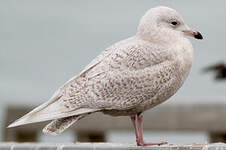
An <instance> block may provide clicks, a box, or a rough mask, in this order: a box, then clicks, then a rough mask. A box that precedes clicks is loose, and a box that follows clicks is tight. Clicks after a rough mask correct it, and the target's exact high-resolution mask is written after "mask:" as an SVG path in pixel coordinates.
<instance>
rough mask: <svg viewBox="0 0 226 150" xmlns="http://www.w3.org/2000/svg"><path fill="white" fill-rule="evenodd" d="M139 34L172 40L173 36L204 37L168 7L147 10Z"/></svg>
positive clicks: (139, 27) (151, 37)
mask: <svg viewBox="0 0 226 150" xmlns="http://www.w3.org/2000/svg"><path fill="white" fill-rule="evenodd" d="M138 34H140V35H143V36H144V37H145V38H150V39H152V40H154V39H163V40H164V39H165V40H167V41H168V40H170V38H171V37H176V36H177V37H181V36H183V37H184V36H191V37H194V38H196V39H203V37H202V35H201V34H200V33H199V32H197V31H194V30H191V29H190V28H189V27H188V26H187V25H186V24H185V23H184V20H183V18H182V17H181V16H180V14H179V13H178V12H177V11H176V10H174V9H172V8H168V7H164V6H160V7H155V8H152V9H150V10H148V11H147V12H146V14H145V15H144V16H143V17H142V19H141V21H140V24H139V26H138Z"/></svg>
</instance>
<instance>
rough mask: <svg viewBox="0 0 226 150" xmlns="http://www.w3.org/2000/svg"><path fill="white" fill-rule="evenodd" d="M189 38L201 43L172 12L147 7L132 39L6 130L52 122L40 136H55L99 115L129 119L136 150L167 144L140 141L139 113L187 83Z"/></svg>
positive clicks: (109, 50) (101, 57)
mask: <svg viewBox="0 0 226 150" xmlns="http://www.w3.org/2000/svg"><path fill="white" fill-rule="evenodd" d="M188 36H190V37H194V38H196V39H202V35H201V34H200V33H199V32H197V31H194V30H191V29H190V28H189V27H188V26H187V25H186V24H185V23H184V21H183V19H182V17H181V16H180V14H179V13H178V12H177V11H176V10H174V9H172V8H168V7H164V6H159V7H155V8H151V9H150V10H148V11H147V12H146V14H145V15H144V16H143V17H142V18H141V20H140V23H139V25H138V29H137V33H136V34H135V35H134V36H132V37H130V38H128V39H125V40H122V41H120V42H117V43H116V44H113V45H112V46H110V47H109V48H107V49H105V50H104V51H103V52H102V53H101V54H100V55H99V56H97V57H96V58H95V59H94V60H93V61H91V63H90V64H89V65H88V66H87V67H85V69H84V70H83V71H82V72H81V73H80V74H79V75H77V76H75V77H73V78H72V79H70V80H69V81H67V82H66V83H65V84H64V85H63V86H61V87H60V88H59V89H58V90H57V91H56V92H55V94H53V96H52V97H51V98H50V100H49V101H47V102H46V103H44V104H42V105H40V106H38V107H37V108H35V109H34V110H32V111H31V112H29V113H28V114H26V115H25V116H23V117H21V118H20V119H18V120H16V121H15V122H13V123H12V124H10V125H9V127H15V126H20V125H24V124H29V123H35V122H41V121H47V120H52V122H50V123H49V124H48V125H47V126H46V127H45V128H44V129H43V132H44V133H46V134H51V135H58V134H60V133H61V132H63V131H64V130H65V129H67V128H68V127H70V126H71V125H72V124H73V123H75V122H76V121H78V120H80V119H81V118H84V117H86V116H87V115H89V114H92V113H95V112H103V113H104V114H108V115H111V116H129V117H130V118H131V121H132V124H133V127H134V130H135V135H136V143H137V145H138V146H146V145H162V144H166V143H167V142H156V143H153V142H145V141H144V139H143V112H144V111H146V110H149V109H151V108H153V107H155V106H156V105H158V104H160V103H162V102H164V101H166V100H167V99H169V98H170V97H171V96H172V95H174V94H175V93H176V92H177V90H178V89H179V88H180V87H181V86H182V84H183V83H184V81H185V79H186V78H187V76H188V74H189V71H190V69H191V66H192V61H193V48H192V45H191V43H190V41H189V40H188V39H187V37H188ZM100 125H101V124H100Z"/></svg>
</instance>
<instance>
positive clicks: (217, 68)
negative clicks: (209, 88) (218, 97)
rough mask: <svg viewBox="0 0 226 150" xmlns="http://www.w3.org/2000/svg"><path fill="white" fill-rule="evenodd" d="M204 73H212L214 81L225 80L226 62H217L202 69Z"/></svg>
mask: <svg viewBox="0 0 226 150" xmlns="http://www.w3.org/2000/svg"><path fill="white" fill-rule="evenodd" d="M204 72H213V73H214V78H215V79H216V80H224V79H226V62H223V61H222V62H219V63H216V64H214V65H211V66H208V67H206V68H204Z"/></svg>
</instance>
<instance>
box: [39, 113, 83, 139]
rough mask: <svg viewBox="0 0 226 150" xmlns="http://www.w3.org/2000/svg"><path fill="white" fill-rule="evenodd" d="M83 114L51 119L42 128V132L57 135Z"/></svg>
mask: <svg viewBox="0 0 226 150" xmlns="http://www.w3.org/2000/svg"><path fill="white" fill-rule="evenodd" d="M85 116H86V115H85V114H84V115H79V116H71V117H65V118H61V119H56V120H53V121H52V122H50V123H49V124H48V125H46V126H45V128H43V130H42V132H43V133H45V134H50V135H58V134H60V133H62V132H63V131H64V130H66V129H67V128H69V127H70V126H71V125H72V124H74V123H75V122H77V121H78V120H80V119H81V118H83V117H85Z"/></svg>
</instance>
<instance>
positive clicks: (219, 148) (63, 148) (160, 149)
mask: <svg viewBox="0 0 226 150" xmlns="http://www.w3.org/2000/svg"><path fill="white" fill-rule="evenodd" d="M0 150H226V144H224V143H214V144H195V143H193V144H191V145H173V144H169V145H162V146H146V147H141V146H139V147H138V146H136V145H135V143H134V144H131V143H130V144H129V143H75V144H73V143H22V144H19V143H0Z"/></svg>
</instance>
